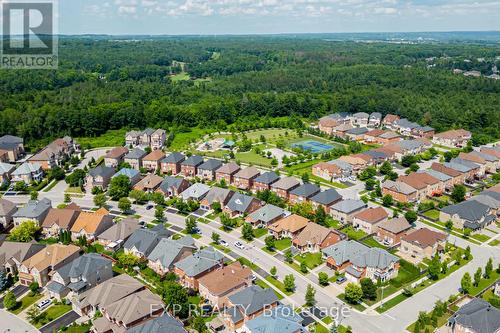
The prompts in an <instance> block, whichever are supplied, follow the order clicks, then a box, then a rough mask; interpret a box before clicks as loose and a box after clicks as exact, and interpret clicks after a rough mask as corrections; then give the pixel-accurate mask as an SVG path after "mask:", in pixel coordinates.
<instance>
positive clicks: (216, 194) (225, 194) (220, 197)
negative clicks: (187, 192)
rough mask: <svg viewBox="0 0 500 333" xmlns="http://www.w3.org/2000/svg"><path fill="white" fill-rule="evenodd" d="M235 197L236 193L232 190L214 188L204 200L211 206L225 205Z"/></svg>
mask: <svg viewBox="0 0 500 333" xmlns="http://www.w3.org/2000/svg"><path fill="white" fill-rule="evenodd" d="M233 195H234V191H232V190H230V189H227V188H222V187H217V186H214V187H212V188H211V189H210V191H208V193H207V195H206V196H205V198H204V199H203V200H204V201H206V202H207V203H208V204H209V205H211V204H213V203H214V202H221V203H224V202H225V201H226V200H227V199H228V198H230V197H231V196H233Z"/></svg>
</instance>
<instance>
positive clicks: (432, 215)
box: [423, 209, 439, 220]
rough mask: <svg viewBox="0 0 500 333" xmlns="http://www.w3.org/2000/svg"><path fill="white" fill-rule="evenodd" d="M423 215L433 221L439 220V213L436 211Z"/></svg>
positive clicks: (432, 210)
mask: <svg viewBox="0 0 500 333" xmlns="http://www.w3.org/2000/svg"><path fill="white" fill-rule="evenodd" d="M423 215H424V216H427V217H428V218H430V219H433V220H439V211H438V210H436V209H431V210H428V211H426V212H425V213H424V214H423Z"/></svg>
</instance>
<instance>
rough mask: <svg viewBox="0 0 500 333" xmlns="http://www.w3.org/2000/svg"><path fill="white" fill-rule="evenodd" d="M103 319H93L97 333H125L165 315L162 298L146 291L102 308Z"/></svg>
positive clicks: (94, 329) (94, 330)
mask: <svg viewBox="0 0 500 333" xmlns="http://www.w3.org/2000/svg"><path fill="white" fill-rule="evenodd" d="M100 310H101V313H102V315H103V316H102V317H99V318H96V319H93V321H92V325H93V329H92V331H93V332H95V333H113V332H123V331H125V330H127V329H129V328H132V327H134V326H137V325H140V324H143V323H146V322H147V321H148V320H149V319H151V318H155V317H158V316H159V315H161V314H163V312H164V309H163V303H162V300H161V297H160V296H158V295H157V294H153V293H152V292H151V291H150V290H149V289H144V290H141V291H138V292H135V293H133V294H130V295H128V296H126V297H124V298H122V299H120V300H118V301H116V302H114V303H111V304H109V305H107V306H102V305H101V307H100Z"/></svg>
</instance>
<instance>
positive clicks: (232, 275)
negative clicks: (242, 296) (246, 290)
mask: <svg viewBox="0 0 500 333" xmlns="http://www.w3.org/2000/svg"><path fill="white" fill-rule="evenodd" d="M251 275H252V270H251V269H250V268H248V267H243V266H242V265H241V264H240V262H238V261H235V262H233V263H232V264H229V265H227V266H224V267H222V268H220V269H216V270H214V271H212V272H210V273H208V274H207V275H205V276H202V277H201V278H200V279H199V284H200V286H203V287H205V288H207V289H208V291H209V293H210V294H211V295H218V296H222V295H225V294H227V293H229V292H234V290H237V289H236V288H241V286H243V285H246V284H248V282H249V281H250V276H251Z"/></svg>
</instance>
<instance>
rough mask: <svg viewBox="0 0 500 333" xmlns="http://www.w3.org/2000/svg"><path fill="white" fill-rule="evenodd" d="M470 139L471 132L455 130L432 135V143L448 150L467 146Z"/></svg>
mask: <svg viewBox="0 0 500 333" xmlns="http://www.w3.org/2000/svg"><path fill="white" fill-rule="evenodd" d="M471 138H472V133H471V132H469V131H466V130H464V129H456V130H449V131H446V132H442V133H436V134H434V136H433V137H432V142H433V143H435V144H437V145H441V146H445V147H450V148H463V147H466V146H467V144H468V142H469V140H470V139H471Z"/></svg>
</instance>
